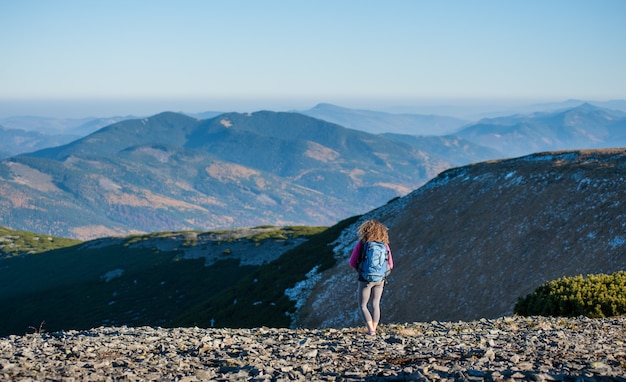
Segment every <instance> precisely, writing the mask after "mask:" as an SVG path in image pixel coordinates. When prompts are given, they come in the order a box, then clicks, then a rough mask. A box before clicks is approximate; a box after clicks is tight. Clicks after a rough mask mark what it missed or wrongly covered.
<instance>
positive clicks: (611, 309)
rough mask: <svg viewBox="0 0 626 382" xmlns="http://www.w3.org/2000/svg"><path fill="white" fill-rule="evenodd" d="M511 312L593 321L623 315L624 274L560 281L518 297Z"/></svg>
mask: <svg viewBox="0 0 626 382" xmlns="http://www.w3.org/2000/svg"><path fill="white" fill-rule="evenodd" d="M514 312H515V313H516V314H519V315H523V316H533V315H538V316H561V317H576V316H581V315H582V316H587V317H592V318H599V317H612V316H620V315H623V314H626V272H624V271H619V272H616V273H613V274H610V275H606V274H597V275H587V277H583V276H582V275H579V276H575V277H561V278H559V279H557V280H554V281H550V282H547V283H545V284H543V285H542V286H540V287H539V288H537V289H535V291H534V292H533V293H531V294H529V295H527V296H526V297H520V298H519V300H518V301H517V304H515V308H514Z"/></svg>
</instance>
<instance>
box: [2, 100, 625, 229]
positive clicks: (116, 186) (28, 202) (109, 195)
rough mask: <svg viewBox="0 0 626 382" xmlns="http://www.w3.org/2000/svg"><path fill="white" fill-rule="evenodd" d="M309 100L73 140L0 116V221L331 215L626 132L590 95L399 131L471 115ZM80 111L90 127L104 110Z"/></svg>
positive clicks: (154, 224) (158, 119)
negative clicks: (6, 125)
mask: <svg viewBox="0 0 626 382" xmlns="http://www.w3.org/2000/svg"><path fill="white" fill-rule="evenodd" d="M572 102H574V101H572ZM616 102H617V101H616ZM616 105H617V104H616ZM555 106H556V105H555ZM308 113H310V114H317V115H318V116H319V118H326V120H322V119H319V118H313V117H310V116H305V115H304V114H302V113H295V112H292V113H283V112H281V113H276V112H270V111H261V112H256V113H251V114H241V113H219V112H207V113H203V114H199V115H198V116H202V117H204V116H208V117H209V118H207V119H202V118H198V117H191V116H187V115H183V114H179V113H171V112H166V113H162V114H159V115H156V116H152V117H148V118H136V119H129V120H122V121H119V122H116V123H113V124H110V125H107V126H105V127H103V128H101V129H98V130H97V131H95V132H93V133H91V134H89V135H87V136H85V137H82V138H79V139H76V140H72V141H70V142H67V143H65V144H60V143H61V142H57V144H53V143H55V141H54V140H53V138H51V137H48V138H47V139H45V137H44V136H43V135H41V134H39V133H37V132H27V131H24V130H19V131H17V132H16V130H11V131H9V132H7V130H0V134H5V135H4V139H3V140H2V142H3V143H0V152H4V153H5V154H4V155H9V156H11V157H10V158H9V159H6V160H4V161H2V162H0V213H1V215H0V225H5V226H8V227H11V228H14V229H20V230H28V231H34V232H42V233H46V234H52V235H58V236H64V237H71V238H80V239H89V238H95V237H101V236H110V235H125V234H128V233H133V232H153V231H168V230H181V229H201V230H206V229H214V228H229V227H242V226H255V225H265V224H271V225H275V224H295V225H301V224H302V225H329V224H332V223H334V222H336V221H338V220H340V219H342V218H345V217H346V216H351V215H354V214H359V213H362V212H364V211H367V210H369V209H372V208H375V207H377V206H379V205H381V204H384V203H386V202H387V201H388V200H390V199H393V198H395V197H398V196H403V195H405V194H407V193H409V192H411V191H413V190H414V189H416V188H417V187H419V186H421V185H422V184H424V183H425V182H427V181H428V180H430V179H431V178H433V177H434V176H436V175H437V174H438V173H440V172H441V171H444V170H446V169H448V168H450V167H456V166H462V165H465V164H469V163H475V162H480V161H484V160H494V159H500V158H506V157H515V156H520V155H526V154H529V153H533V152H541V151H551V150H567V149H585V148H607V147H620V146H626V113H625V112H623V111H620V110H610V109H605V108H600V107H597V106H594V105H591V104H587V103H582V104H578V105H577V106H575V107H573V108H568V109H564V110H557V111H551V112H537V113H532V114H520V115H513V116H508V117H499V118H490V119H483V120H481V121H478V122H476V123H472V124H469V125H464V126H463V127H461V128H460V130H458V131H457V132H456V133H454V134H446V135H416V134H399V133H397V131H404V130H406V131H418V130H420V129H421V130H424V129H428V126H433V127H432V129H431V130H433V131H434V130H440V129H442V131H443V130H448V129H452V128H453V127H454V126H460V125H461V124H463V123H465V121H461V120H457V119H450V118H445V117H439V116H416V115H394V114H389V113H380V112H369V111H363V110H351V109H346V108H341V107H337V106H333V105H328V104H321V105H318V106H316V107H315V108H313V109H311V110H310V111H308ZM333 121H339V122H342V123H344V124H347V125H349V126H352V127H355V128H359V129H361V130H357V129H352V128H346V127H345V126H342V125H340V124H337V123H335V122H333ZM82 122H83V124H82V125H80V126H83V128H84V126H91V127H90V128H94V127H95V126H97V125H99V124H100V123H103V120H93V121H91V122H85V121H82ZM32 123H33V124H35V122H34V121H32ZM429 124H430V125H429ZM444 125H445V127H442V126H444ZM367 126H369V127H367ZM420 126H421V127H420ZM366 127H367V128H369V129H370V130H372V131H379V130H380V131H382V130H384V129H385V128H386V127H387V130H388V131H390V132H387V133H384V134H372V133H368V132H365V131H363V129H365V130H367V128H366ZM411 129H413V130H411ZM415 129H417V130H415ZM394 131H396V132H394ZM65 139H68V138H67V137H65ZM42 145H45V146H47V148H45V149H41V147H42ZM45 146H44V147H45ZM38 149H39V150H38ZM11 150H12V151H11ZM15 150H21V151H22V152H21V154H20V155H16V154H15Z"/></svg>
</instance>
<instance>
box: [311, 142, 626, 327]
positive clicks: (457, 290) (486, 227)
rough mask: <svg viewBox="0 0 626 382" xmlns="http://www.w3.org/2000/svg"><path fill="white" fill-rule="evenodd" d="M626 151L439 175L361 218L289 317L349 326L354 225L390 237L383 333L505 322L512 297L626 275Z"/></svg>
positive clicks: (353, 320) (353, 319) (540, 157)
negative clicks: (383, 230)
mask: <svg viewBox="0 0 626 382" xmlns="http://www.w3.org/2000/svg"><path fill="white" fill-rule="evenodd" d="M625 196H626V150H624V149H611V150H587V151H569V152H552V153H539V154H534V155H530V156H526V157H521V158H516V159H510V160H501V161H492V162H484V163H479V164H475V165H470V166H465V167H460V168H454V169H451V170H448V171H446V172H444V173H442V174H440V175H439V176H438V177H437V178H435V179H433V180H432V181H430V182H429V183H427V184H426V185H425V186H423V187H421V188H419V189H418V190H416V191H415V192H413V193H411V194H409V195H407V196H406V197H404V198H401V199H399V200H396V201H394V202H392V203H389V204H388V205H385V206H383V207H381V208H379V209H377V210H374V211H372V212H371V213H368V214H367V215H366V216H364V217H362V219H361V220H360V221H359V222H357V223H355V224H354V225H353V226H351V227H349V228H347V229H346V230H344V231H343V233H342V237H341V238H340V239H339V240H338V241H337V242H336V243H335V244H336V248H335V252H336V254H337V257H338V265H337V266H336V267H335V268H333V269H331V270H329V271H326V272H324V273H323V274H321V275H320V278H321V279H322V280H323V282H320V283H318V285H317V286H316V288H315V290H314V291H313V293H312V294H311V297H310V298H309V299H308V301H307V303H306V304H305V306H304V307H303V309H302V311H301V315H300V324H302V325H305V326H311V327H319V326H322V327H323V326H339V327H342V326H346V325H355V324H360V317H359V316H358V314H357V309H356V302H355V294H354V290H355V287H356V275H355V273H354V271H353V270H352V269H351V268H349V267H348V265H347V259H348V258H349V252H350V251H351V249H352V246H353V245H354V243H355V240H356V236H355V231H356V226H357V225H358V224H360V222H361V221H362V220H363V219H368V218H377V219H379V220H381V221H382V222H383V223H384V224H386V225H387V226H388V227H389V228H390V239H391V246H392V250H393V256H394V263H395V265H396V268H395V269H394V271H393V273H392V276H391V279H390V283H389V284H388V286H387V288H386V291H385V295H384V297H383V311H384V313H383V314H384V318H383V320H384V322H407V321H429V320H472V319H477V318H483V317H487V318H489V317H497V316H501V315H505V314H511V313H512V311H513V306H514V304H515V302H516V301H517V299H518V297H520V296H524V295H526V294H528V293H530V292H531V291H532V290H534V289H535V288H536V287H538V286H539V285H541V284H543V283H544V282H546V281H548V280H554V279H556V278H558V277H561V276H574V275H579V274H589V273H611V272H614V271H617V270H623V269H625V268H626V212H625V210H624V200H625Z"/></svg>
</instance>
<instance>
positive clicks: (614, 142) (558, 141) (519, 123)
mask: <svg viewBox="0 0 626 382" xmlns="http://www.w3.org/2000/svg"><path fill="white" fill-rule="evenodd" d="M455 135H457V136H459V137H461V138H465V139H466V140H468V141H470V142H473V143H475V144H477V145H481V146H485V147H491V148H493V149H495V150H498V151H499V152H500V153H501V154H502V156H503V157H514V156H520V155H526V154H530V153H534V152H540V151H550V150H571V149H587V148H610V147H623V146H626V112H623V111H619V110H609V109H603V108H599V107H596V106H593V105H591V104H588V103H584V104H582V105H580V106H576V107H574V108H571V109H565V110H559V111H554V112H540V113H532V114H523V115H513V116H509V117H500V118H491V119H483V120H481V121H479V122H478V123H475V124H472V125H470V126H467V127H465V128H463V129H461V130H460V131H458V132H457V133H456V134H455Z"/></svg>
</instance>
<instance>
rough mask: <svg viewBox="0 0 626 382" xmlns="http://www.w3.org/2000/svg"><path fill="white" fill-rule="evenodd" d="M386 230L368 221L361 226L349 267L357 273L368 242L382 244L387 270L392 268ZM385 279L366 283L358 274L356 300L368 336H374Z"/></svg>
mask: <svg viewBox="0 0 626 382" xmlns="http://www.w3.org/2000/svg"><path fill="white" fill-rule="evenodd" d="M387 231H388V229H387V227H385V226H384V225H382V224H381V223H380V222H378V221H376V220H368V221H366V222H365V223H363V224H361V225H360V226H359V228H358V235H359V242H358V243H357V244H356V245H355V246H354V249H353V250H352V255H351V256H350V262H349V263H350V266H351V267H352V268H354V269H355V270H356V271H357V272H359V265H360V264H359V261H360V259H361V253H362V250H363V248H364V247H365V245H366V244H367V243H368V242H378V243H383V244H384V245H385V247H386V248H387V269H388V271H390V270H391V269H392V268H393V259H392V257H391V249H390V248H389V235H388V233H387ZM385 281H386V280H385V279H383V280H381V281H375V282H368V281H366V280H365V279H363V277H362V276H361V275H360V274H359V287H358V289H357V299H358V301H359V306H360V307H361V312H362V314H363V319H364V320H365V324H366V325H367V330H368V333H369V335H371V336H374V335H376V327H377V326H378V322H379V321H380V298H381V297H382V295H383V289H384V287H385ZM368 303H371V307H372V311H371V312H370V310H369V309H368Z"/></svg>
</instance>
